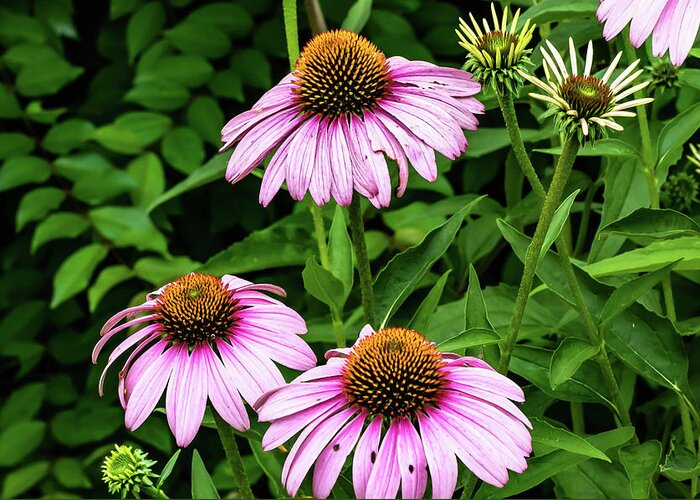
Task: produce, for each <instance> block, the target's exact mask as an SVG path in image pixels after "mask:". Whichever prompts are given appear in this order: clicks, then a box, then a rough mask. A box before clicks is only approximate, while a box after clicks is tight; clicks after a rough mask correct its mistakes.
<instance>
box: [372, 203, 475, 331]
mask: <svg viewBox="0 0 700 500" xmlns="http://www.w3.org/2000/svg"><path fill="white" fill-rule="evenodd" d="M483 198H484V197H483V196H482V197H479V198H477V199H476V200H473V201H472V202H471V203H469V204H468V205H466V206H465V207H464V208H462V209H461V210H460V211H459V212H457V213H456V214H454V215H453V216H452V217H450V218H449V219H448V220H447V221H446V222H445V223H443V224H441V225H440V226H438V227H436V228H435V229H433V230H432V231H430V232H429V233H428V234H427V235H426V236H425V238H424V239H423V241H422V242H421V243H419V244H418V245H416V246H414V247H411V248H409V249H408V250H405V251H403V252H401V253H400V254H398V255H396V256H395V257H394V258H393V259H391V260H390V261H389V263H388V264H387V265H386V266H385V267H384V269H382V270H381V271H380V272H379V274H378V275H377V278H376V279H375V281H374V296H375V297H376V300H377V305H376V308H377V317H378V318H381V320H382V325H384V324H386V322H387V321H388V320H389V319H391V316H392V315H393V314H394V313H395V312H396V310H397V309H398V308H399V307H400V306H401V304H403V303H404V301H405V300H406V299H407V298H408V296H409V295H410V294H411V292H413V290H415V288H416V287H417V286H418V283H420V281H421V279H422V278H423V276H425V273H426V272H428V270H429V269H430V268H431V267H432V266H433V264H435V262H436V261H437V260H438V259H439V258H440V257H441V256H442V255H443V254H444V253H445V252H446V251H447V249H448V248H449V247H450V245H451V244H452V241H453V240H454V238H455V235H456V234H457V231H459V228H460V227H461V226H462V221H463V220H464V218H465V217H466V216H467V215H469V213H470V212H471V211H472V209H473V208H474V207H475V206H476V204H477V203H479V202H480V201H481V200H482V199H483Z"/></svg>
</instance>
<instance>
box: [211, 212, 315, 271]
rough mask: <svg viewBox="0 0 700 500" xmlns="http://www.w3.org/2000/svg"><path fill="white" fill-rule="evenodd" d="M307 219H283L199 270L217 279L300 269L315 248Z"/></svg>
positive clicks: (301, 214) (219, 254)
mask: <svg viewBox="0 0 700 500" xmlns="http://www.w3.org/2000/svg"><path fill="white" fill-rule="evenodd" d="M309 219H310V217H309V216H308V214H307V213H299V214H293V215H289V216H287V217H284V218H282V219H280V220H278V221H277V222H275V223H274V224H272V225H270V226H268V227H266V228H265V229H260V230H258V231H255V232H253V233H251V234H249V235H248V236H247V237H246V238H244V239H243V240H242V241H237V242H236V243H234V244H233V245H231V246H230V247H228V248H227V249H226V250H223V251H221V252H219V253H218V254H216V255H214V256H213V257H212V258H211V259H209V260H208V261H207V262H206V264H204V265H203V266H202V267H201V268H200V269H199V270H200V271H202V272H208V273H211V274H214V275H217V276H218V275H221V274H226V273H230V274H243V273H249V272H252V271H259V270H261V269H265V270H269V269H272V268H276V267H283V266H300V265H303V264H305V263H306V261H307V259H308V258H309V257H310V256H312V255H314V253H315V246H316V245H314V244H313V241H314V239H313V238H312V236H311V221H310V220H309Z"/></svg>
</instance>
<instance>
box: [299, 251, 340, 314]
mask: <svg viewBox="0 0 700 500" xmlns="http://www.w3.org/2000/svg"><path fill="white" fill-rule="evenodd" d="M301 276H302V278H303V279H304V289H305V290H306V291H307V292H309V295H311V296H312V297H315V298H317V299H318V300H320V301H321V302H323V303H324V304H326V305H327V306H330V307H331V308H333V309H336V310H341V309H342V308H343V306H344V305H345V298H346V295H345V290H344V286H343V283H342V282H341V281H340V280H339V279H338V278H336V277H335V276H333V274H332V273H331V272H330V271H328V270H326V269H324V268H323V267H321V265H320V264H319V263H318V262H316V257H313V256H311V257H309V258H308V259H307V261H306V267H304V270H303V271H302V273H301Z"/></svg>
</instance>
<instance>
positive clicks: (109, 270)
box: [88, 265, 135, 313]
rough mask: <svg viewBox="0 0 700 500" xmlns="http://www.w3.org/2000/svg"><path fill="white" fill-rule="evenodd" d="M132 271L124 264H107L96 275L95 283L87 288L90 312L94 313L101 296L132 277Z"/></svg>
mask: <svg viewBox="0 0 700 500" xmlns="http://www.w3.org/2000/svg"><path fill="white" fill-rule="evenodd" d="M134 275H135V274H134V271H132V270H131V269H129V268H128V267H126V266H122V265H118V266H109V267H105V268H104V269H103V270H102V271H100V274H98V275H97V279H95V283H93V285H92V286H91V287H90V289H89V290H88V305H89V306H90V312H91V313H94V312H95V310H96V309H97V306H98V305H99V303H100V301H101V300H102V298H103V297H104V296H105V295H106V294H107V292H109V291H110V290H111V289H112V288H114V287H115V286H117V285H118V284H119V283H122V282H124V281H126V280H128V279H130V278H133V277H134Z"/></svg>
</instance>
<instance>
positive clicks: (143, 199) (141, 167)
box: [126, 152, 165, 209]
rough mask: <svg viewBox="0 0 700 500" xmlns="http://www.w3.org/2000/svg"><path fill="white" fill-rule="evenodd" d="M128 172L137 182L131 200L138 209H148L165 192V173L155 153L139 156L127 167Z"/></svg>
mask: <svg viewBox="0 0 700 500" xmlns="http://www.w3.org/2000/svg"><path fill="white" fill-rule="evenodd" d="M126 171H127V173H128V174H129V175H130V176H131V177H133V178H134V180H135V181H136V188H135V189H133V190H132V191H131V200H132V201H133V203H134V205H136V206H137V207H141V208H144V209H145V208H147V207H148V206H149V205H150V204H151V203H153V201H154V200H155V199H157V198H158V196H160V195H161V194H162V193H163V191H164V190H165V172H164V171H163V165H162V164H161V162H160V158H159V157H158V155H157V154H155V153H151V152H148V153H145V154H143V155H141V156H139V157H138V158H136V159H135V160H133V161H132V162H131V163H129V165H127V167H126Z"/></svg>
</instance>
